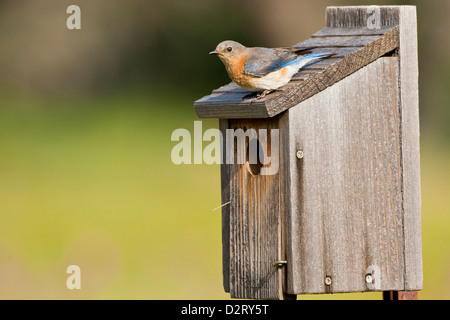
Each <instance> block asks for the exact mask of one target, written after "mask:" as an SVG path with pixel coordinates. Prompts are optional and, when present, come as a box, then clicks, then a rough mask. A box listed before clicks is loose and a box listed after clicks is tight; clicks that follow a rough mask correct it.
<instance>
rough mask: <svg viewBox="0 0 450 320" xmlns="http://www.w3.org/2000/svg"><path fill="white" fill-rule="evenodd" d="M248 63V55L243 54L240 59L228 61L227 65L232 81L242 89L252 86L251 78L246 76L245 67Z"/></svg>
mask: <svg viewBox="0 0 450 320" xmlns="http://www.w3.org/2000/svg"><path fill="white" fill-rule="evenodd" d="M246 61H247V55H246V54H243V55H242V56H241V57H240V58H239V59H235V60H232V61H228V62H227V64H226V68H227V72H228V75H229V76H230V78H231V80H233V81H234V82H236V84H238V85H240V86H242V87H244V88H245V87H249V86H251V84H250V82H251V80H252V79H251V78H252V77H251V76H249V75H247V74H244V65H245V62H246Z"/></svg>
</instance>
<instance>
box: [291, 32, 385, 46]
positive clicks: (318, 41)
mask: <svg viewBox="0 0 450 320" xmlns="http://www.w3.org/2000/svg"><path fill="white" fill-rule="evenodd" d="M382 36H383V35H374V36H339V37H315V38H310V39H308V40H305V41H303V42H300V43H298V44H296V45H295V46H294V47H295V48H310V47H315V48H323V47H325V48H326V47H362V46H365V45H367V44H368V43H371V42H373V41H375V40H378V39H380V38H381V37H382Z"/></svg>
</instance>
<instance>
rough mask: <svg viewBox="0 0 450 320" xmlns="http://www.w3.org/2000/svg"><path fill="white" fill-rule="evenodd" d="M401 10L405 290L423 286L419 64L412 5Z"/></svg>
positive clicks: (414, 13)
mask: <svg viewBox="0 0 450 320" xmlns="http://www.w3.org/2000/svg"><path fill="white" fill-rule="evenodd" d="M398 10H399V11H400V50H399V57H400V100H401V118H402V127H401V132H402V167H403V203H404V205H403V210H404V232H405V244H404V246H405V290H421V289H422V287H423V266H422V237H421V198H420V195H421V191H420V128H419V67H418V53H417V51H418V48H417V14H416V7H415V6H401V7H398Z"/></svg>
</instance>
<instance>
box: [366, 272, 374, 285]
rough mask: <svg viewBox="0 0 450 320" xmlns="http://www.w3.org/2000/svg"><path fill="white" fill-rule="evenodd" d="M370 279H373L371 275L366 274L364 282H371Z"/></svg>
mask: <svg viewBox="0 0 450 320" xmlns="http://www.w3.org/2000/svg"><path fill="white" fill-rule="evenodd" d="M372 281H373V276H372V275H371V274H368V275H366V282H367V283H372Z"/></svg>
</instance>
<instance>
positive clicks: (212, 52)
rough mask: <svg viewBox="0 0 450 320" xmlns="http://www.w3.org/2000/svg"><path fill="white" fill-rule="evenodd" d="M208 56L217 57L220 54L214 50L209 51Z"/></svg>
mask: <svg viewBox="0 0 450 320" xmlns="http://www.w3.org/2000/svg"><path fill="white" fill-rule="evenodd" d="M209 54H210V55H216V56H217V55H219V54H220V52H217V51H216V50H214V51H211V52H210V53H209Z"/></svg>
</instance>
